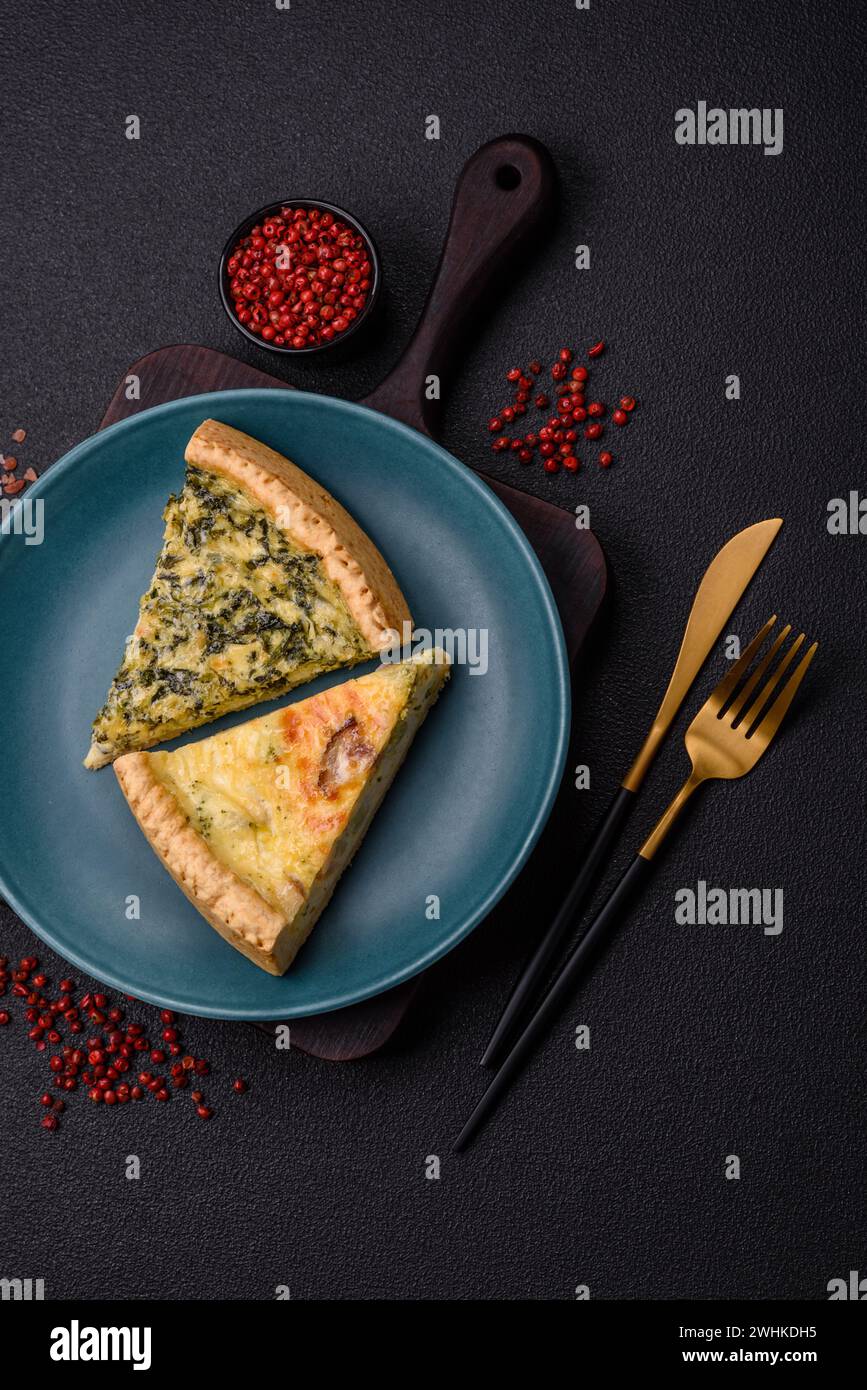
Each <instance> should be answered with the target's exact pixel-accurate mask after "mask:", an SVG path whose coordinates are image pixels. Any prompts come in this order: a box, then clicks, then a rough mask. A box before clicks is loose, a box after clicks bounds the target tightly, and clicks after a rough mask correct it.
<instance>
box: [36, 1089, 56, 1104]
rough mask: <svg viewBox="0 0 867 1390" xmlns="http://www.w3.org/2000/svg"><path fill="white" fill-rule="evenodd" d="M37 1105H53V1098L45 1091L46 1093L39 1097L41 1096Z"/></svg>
mask: <svg viewBox="0 0 867 1390" xmlns="http://www.w3.org/2000/svg"><path fill="white" fill-rule="evenodd" d="M39 1103H40V1105H45V1106H49V1105H53V1104H54V1099H53V1097H52V1096H51V1095H49V1093H48V1091H46V1092H45V1093H44V1095H41V1096H40V1097H39Z"/></svg>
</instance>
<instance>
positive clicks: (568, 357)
mask: <svg viewBox="0 0 867 1390" xmlns="http://www.w3.org/2000/svg"><path fill="white" fill-rule="evenodd" d="M557 356H558V357H559V358H560V361H561V362H571V361H572V349H571V348H561V349H560V351H559V352H558V353H557Z"/></svg>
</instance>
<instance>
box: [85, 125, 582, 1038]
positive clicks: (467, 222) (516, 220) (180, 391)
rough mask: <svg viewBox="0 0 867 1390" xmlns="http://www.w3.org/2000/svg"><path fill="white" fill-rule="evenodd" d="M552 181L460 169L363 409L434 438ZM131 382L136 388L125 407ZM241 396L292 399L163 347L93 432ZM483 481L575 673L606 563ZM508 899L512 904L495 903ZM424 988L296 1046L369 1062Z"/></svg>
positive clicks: (305, 1033) (371, 1002) (533, 146)
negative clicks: (233, 393)
mask: <svg viewBox="0 0 867 1390" xmlns="http://www.w3.org/2000/svg"><path fill="white" fill-rule="evenodd" d="M555 183H556V180H555V173H554V166H553V162H552V160H551V156H550V154H549V153H548V151H547V150H546V149H545V147H544V146H543V145H540V144H539V142H538V141H536V140H533V139H531V138H530V137H527V136H522V135H509V136H503V137H502V138H501V139H499V140H492V141H490V142H489V143H488V144H487V145H483V146H482V148H481V149H480V150H477V151H476V153H475V154H474V155H473V156H472V158H471V159H470V160H468V162H467V164H466V165H465V166H464V169H463V171H462V172H461V175H460V178H459V180H458V185H457V189H456V192H455V198H454V202H453V204H452V212H451V218H450V221H449V226H448V231H447V233H446V240H445V244H444V247H443V252H442V256H441V258H440V263H439V266H438V268H437V271H436V275H435V277H434V282H433V286H432V289H431V292H430V295H429V297H428V301H427V304H426V306H425V309H424V312H423V313H422V316H421V319H420V321H419V324H418V327H417V328H416V331H415V333H414V335H413V337H412V340H411V341H410V343H409V345H408V346H407V348H406V350H405V352H404V354H403V356H402V357H401V358H400V361H399V362H398V364H397V366H396V367H395V368H394V369H393V371H392V372H390V373H389V375H388V377H386V379H385V381H384V382H382V384H381V385H380V386H379V387H377V389H376V390H375V391H374V392H373V393H372V394H371V395H370V396H369V397H368V398H367V400H366V401H364V402H363V404H365V405H368V406H370V407H371V408H372V409H375V410H380V411H382V412H383V413H384V414H386V415H391V416H393V417H395V418H396V419H399V420H403V421H404V423H406V424H409V425H411V426H413V428H415V429H417V430H420V431H421V432H422V433H425V434H429V435H431V436H435V435H436V430H437V422H438V418H439V409H440V404H441V394H442V393H441V392H438V393H437V395H436V396H435V397H434V398H433V399H432V398H431V396H430V393H429V391H428V389H427V384H428V383H429V382H430V381H431V379H432V378H434V379H436V380H437V381H438V382H442V381H443V380H444V377H445V372H446V368H447V366H448V365H449V364H453V363H454V362H455V360H457V359H458V358H459V357H460V354H461V348H462V346H463V344H464V343H465V341H466V337H467V332H468V329H469V328H470V327H471V325H472V322H473V320H474V318H475V317H477V316H478V313H479V311H480V309H481V307H482V304H483V299H484V296H485V292H486V291H488V290H489V289H490V288H491V286H492V284H494V283H495V282H496V281H497V280H498V279H499V278H500V276H501V275H502V273H503V272H504V271H505V270H506V268H507V267H508V266H510V265H511V264H512V263H513V262H514V261H515V260H516V259H517V258H518V257H519V256H524V257H525V256H526V252H527V250H528V248H529V247H530V245H531V244H532V242H533V240H534V238H535V235H536V233H537V232H538V231H539V229H540V228H544V227H545V226H547V225H548V224H549V222H550V218H551V212H552V208H553V203H554V190H555ZM290 360H291V359H290ZM130 378H135V380H136V383H137V393H136V392H133V393H132V394H133V395H134V396H135V398H134V399H132V400H130V399H129V394H130V390H129V383H130ZM249 386H258V387H261V386H267V387H273V388H275V389H278V390H291V389H292V388H291V387H290V385H289V383H288V382H286V381H281V380H280V379H279V378H277V377H274V376H271V375H269V374H268V373H266V372H264V371H260V370H259V369H258V368H256V367H251V366H248V365H247V364H246V363H244V362H239V361H237V360H236V359H235V358H233V357H228V356H227V355H226V354H225V353H221V352H214V351H212V349H210V348H206V347H198V346H196V345H194V344H189V343H188V344H182V345H180V346H176V347H165V348H160V349H158V350H157V351H156V352H151V353H149V354H148V355H147V356H146V357H143V358H141V359H140V360H139V361H138V362H134V363H133V364H132V366H131V367H130V368H129V369H128V371H127V372H126V373H125V374H124V378H123V380H122V381H121V383H120V385H119V386H118V388H117V390H116V391H115V393H114V396H113V397H112V400H111V402H110V404H109V407H108V410H107V411H106V413H105V416H104V417H103V420H102V422H101V425H100V428H101V429H104V428H105V427H106V426H107V425H111V424H114V423H115V421H117V420H122V419H125V418H126V417H127V416H128V415H133V414H136V413H137V412H138V411H140V410H147V409H148V408H149V407H151V406H154V405H160V404H161V403H162V402H163V401H171V400H178V399H180V398H181V397H183V396H192V395H198V394H200V393H203V392H208V391H225V390H231V389H234V388H236V387H249ZM481 476H483V477H485V479H486V481H487V483H488V484H489V486H490V487H491V488H492V489H493V490H494V492H496V494H497V496H498V497H499V498H500V499H501V501H502V502H504V503H505V505H506V506H507V507H508V509H509V511H510V512H511V513H512V515H513V516H514V517H515V519H516V521H517V522H518V523H519V525H520V526H521V528H522V529H523V531H524V532H525V534H526V536H527V538H528V540H529V541H530V543H531V545H532V546H533V548H534V550H535V551H536V554H537V555H538V557H539V559H540V561H541V562H542V567H543V568H544V570H545V573H546V575H547V576H548V581H549V583H550V585H551V589H552V592H553V594H554V597H555V599H556V601H557V606H558V608H559V611H560V617H561V619H562V623H563V631H564V634H565V638H566V647H567V651H568V654H569V660H570V664H571V665H572V666H573V667H574V663H575V659H576V657H577V655H578V653H579V651H580V650H581V646H582V644H583V642H584V639H585V637H586V635H587V632H588V630H589V628H590V626H591V624H592V622H593V620H594V618H595V617H596V614H597V612H598V611H599V608H600V605H601V603H602V600H603V597H604V595H605V585H606V570H605V560H604V557H603V555H602V551H601V548H600V546H599V543H598V541H597V540H596V538H595V536H594V535H593V534H592V532H590V531H584V530H578V529H577V528H576V526H575V518H574V517H573V516H572V515H571V514H570V513H569V512H566V511H564V510H563V509H562V508H561V507H555V506H553V505H552V504H551V503H550V502H544V501H542V500H541V499H540V498H536V497H531V496H529V495H528V494H526V493H523V492H520V491H519V490H518V489H517V488H513V487H509V486H508V485H507V484H505V483H501V482H499V481H498V480H497V479H494V478H489V477H487V476H486V475H485V474H482V475H481ZM514 892H515V887H513V888H512V890H511V893H514ZM508 901H509V894H507V895H506V898H505V899H504V900H503V902H504V903H506V904H508ZM502 906H503V904H501V905H500V909H498V910H501V909H502ZM422 978H423V977H422V976H417V977H416V978H415V979H413V980H408V981H406V983H404V984H402V985H398V986H397V988H396V989H393V990H389V991H388V992H387V993H385V994H380V995H377V996H376V998H374V999H368V1000H365V1001H364V1002H362V1003H360V1004H355V1005H352V1006H351V1007H350V1008H348V1009H341V1010H339V1011H338V1012H337V1013H332V1014H322V1015H320V1016H319V1017H317V1018H303V1019H294V1020H293V1021H292V1022H291V1025H290V1026H291V1033H292V1042H293V1044H294V1045H295V1046H296V1047H298V1048H299V1049H300V1050H301V1051H303V1052H308V1053H310V1054H312V1055H314V1056H316V1057H322V1058H326V1059H328V1060H331V1061H350V1060H353V1059H355V1058H357V1057H364V1056H366V1055H367V1054H369V1053H371V1052H375V1051H376V1050H377V1049H378V1048H380V1047H382V1045H383V1044H384V1043H385V1042H386V1041H387V1040H388V1038H390V1037H391V1035H392V1033H393V1032H394V1030H395V1028H396V1027H397V1026H398V1024H399V1023H400V1021H401V1019H402V1018H403V1017H404V1015H405V1013H406V1011H407V1009H408V1008H409V1006H410V1003H411V1001H412V999H413V997H414V995H415V993H416V991H417V990H418V989H419V988H420V985H421V980H422ZM262 1026H263V1027H265V1028H269V1025H267V1024H266V1025H262Z"/></svg>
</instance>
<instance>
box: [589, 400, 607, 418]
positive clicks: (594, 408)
mask: <svg viewBox="0 0 867 1390" xmlns="http://www.w3.org/2000/svg"><path fill="white" fill-rule="evenodd" d="M587 414H588V415H597V416H598V415H604V414H605V406H604V405H603V403H602V401H591V402H590V404H589V405H588V407H587Z"/></svg>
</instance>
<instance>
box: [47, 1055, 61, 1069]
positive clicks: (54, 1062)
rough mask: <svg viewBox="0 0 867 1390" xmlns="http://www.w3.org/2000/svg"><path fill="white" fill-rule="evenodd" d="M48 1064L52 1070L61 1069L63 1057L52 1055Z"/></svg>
mask: <svg viewBox="0 0 867 1390" xmlns="http://www.w3.org/2000/svg"><path fill="white" fill-rule="evenodd" d="M48 1065H49V1066H50V1068H51V1070H52V1071H63V1058H62V1057H52V1058H51V1061H50V1062H49V1063H48Z"/></svg>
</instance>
